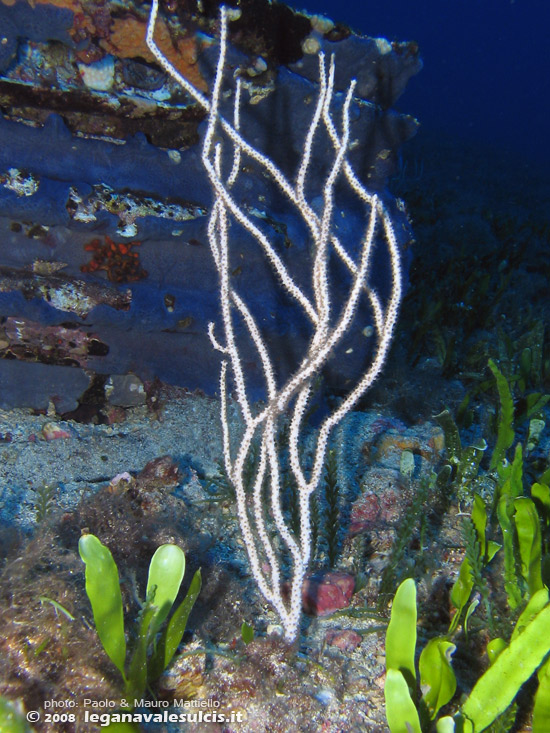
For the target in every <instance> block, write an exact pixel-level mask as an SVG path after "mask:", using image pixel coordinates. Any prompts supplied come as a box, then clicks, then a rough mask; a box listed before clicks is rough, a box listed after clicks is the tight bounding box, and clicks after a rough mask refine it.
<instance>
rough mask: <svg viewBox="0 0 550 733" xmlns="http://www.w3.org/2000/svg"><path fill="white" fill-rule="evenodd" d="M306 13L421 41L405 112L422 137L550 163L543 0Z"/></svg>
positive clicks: (314, 7) (434, 0) (319, 5)
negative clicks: (420, 63) (414, 120)
mask: <svg viewBox="0 0 550 733" xmlns="http://www.w3.org/2000/svg"><path fill="white" fill-rule="evenodd" d="M301 6H303V7H304V8H307V9H308V10H309V12H311V13H326V14H327V15H328V16H329V17H331V18H338V19H339V20H341V21H342V22H346V23H349V25H350V26H351V27H352V28H354V29H356V30H357V31H360V32H362V33H368V35H371V36H381V37H384V38H388V39H390V40H391V39H399V40H414V41H417V43H418V45H419V47H420V50H421V55H422V59H423V61H424V68H423V70H422V73H421V74H419V75H418V76H417V77H416V78H415V79H413V80H412V81H411V83H410V84H409V85H408V87H407V91H406V92H405V94H404V96H403V97H402V98H401V100H400V106H401V107H402V108H403V109H406V111H407V112H408V113H410V114H413V115H415V116H416V117H418V119H419V120H420V122H421V125H422V127H423V128H425V129H427V130H428V131H433V132H437V133H440V134H442V135H452V136H453V137H456V138H458V139H463V140H468V141H470V142H474V143H479V144H481V145H488V146H491V147H495V148H498V149H499V150H500V151H501V153H502V155H514V156H515V155H518V156H520V157H523V158H525V159H526V160H528V161H529V162H531V163H540V164H541V165H544V164H545V162H546V163H548V161H549V160H550V150H549V146H548V128H549V121H550V75H549V74H548V69H549V68H550V46H549V44H548V42H547V35H546V31H547V28H548V24H549V23H550V6H549V5H548V3H547V2H545V0H484V1H483V2H478V0H444V1H440V0H418V2H407V0H402V1H400V0H386V1H385V2H336V1H334V2H332V1H331V0H320V1H319V2H316V1H315V0H308V1H307V2H304V3H302V4H301V5H300V7H301ZM297 7H298V5H297Z"/></svg>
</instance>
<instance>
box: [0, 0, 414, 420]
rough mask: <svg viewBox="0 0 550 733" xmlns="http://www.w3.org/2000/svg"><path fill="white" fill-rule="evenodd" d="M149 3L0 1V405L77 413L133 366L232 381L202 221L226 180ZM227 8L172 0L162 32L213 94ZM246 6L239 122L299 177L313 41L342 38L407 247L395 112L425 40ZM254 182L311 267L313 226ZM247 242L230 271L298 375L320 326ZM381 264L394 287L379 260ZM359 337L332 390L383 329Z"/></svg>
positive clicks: (359, 122)
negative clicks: (213, 162) (205, 146)
mask: <svg viewBox="0 0 550 733" xmlns="http://www.w3.org/2000/svg"><path fill="white" fill-rule="evenodd" d="M148 12H149V7H148V6H142V5H141V3H137V2H136V3H132V2H113V3H108V4H107V3H104V2H102V1H101V0H55V2H51V3H47V2H33V3H30V2H26V0H17V1H16V2H8V0H4V1H3V2H1V3H0V24H1V27H2V33H3V43H2V46H1V51H0V107H1V111H2V114H0V406H3V407H12V406H23V405H25V406H32V407H37V408H40V409H43V408H44V407H45V406H47V405H48V404H49V405H50V406H51V405H52V404H53V405H54V407H55V408H56V411H57V412H58V414H64V413H68V412H70V411H72V410H75V409H76V408H77V407H78V405H79V403H82V402H83V401H85V398H84V397H83V395H84V394H85V392H86V390H89V389H92V388H94V385H95V387H97V385H98V384H100V385H101V384H103V382H104V381H105V379H106V378H107V376H108V375H123V374H127V373H128V372H132V373H133V374H135V375H137V376H138V377H139V378H140V379H141V380H143V381H144V382H145V381H147V380H149V381H150V380H153V379H154V378H159V379H161V380H162V381H164V382H168V383H172V384H177V385H180V386H184V387H187V388H189V389H200V390H203V391H205V392H206V393H208V394H213V393H214V392H215V391H216V389H217V380H218V370H219V364H218V358H217V357H216V356H215V354H214V352H213V351H212V348H211V345H210V342H209V339H208V336H207V324H208V322H209V321H211V320H215V318H216V315H217V312H218V303H217V280H216V273H215V268H214V265H213V263H212V261H211V253H210V250H209V247H208V240H207V233H206V227H207V221H208V213H209V208H210V206H211V193H210V189H209V186H208V183H207V180H206V176H205V175H204V173H203V170H202V166H201V162H200V140H201V135H202V130H203V128H202V127H201V121H202V120H203V117H204V113H203V111H202V110H201V109H200V108H199V107H198V105H197V104H196V103H195V102H193V100H191V99H190V98H189V97H187V95H185V94H184V93H183V92H182V91H181V90H180V89H179V88H177V86H176V85H175V84H174V83H173V82H172V81H171V80H170V79H168V78H167V76H166V75H165V74H164V72H163V71H162V70H160V69H159V68H158V66H157V65H156V64H155V63H154V61H153V58H152V56H151V54H150V52H149V50H148V48H147V46H146V44H145V28H146V22H147V17H148ZM217 17H218V3H217V2H202V3H194V2H193V3H184V2H178V1H177V0H175V1H172V0H170V1H169V2H167V3H166V4H165V5H164V7H163V9H162V19H161V20H160V21H159V24H158V28H157V36H156V38H157V42H158V44H159V47H160V48H161V50H162V51H163V53H165V54H166V56H167V57H168V58H169V59H170V61H171V62H172V63H173V64H174V65H175V66H176V67H177V68H178V70H179V71H180V72H181V73H183V74H184V75H185V76H186V77H187V78H189V79H190V80H192V81H193V83H194V84H195V86H197V87H198V88H199V89H201V90H203V91H204V92H205V93H207V92H208V89H209V86H210V84H211V82H212V78H213V66H214V64H215V61H216V58H217V40H216V39H217V35H216V34H217ZM232 18H233V19H232V22H231V24H230V43H231V47H230V53H229V66H230V67H231V68H230V69H229V70H228V72H229V73H228V74H227V79H226V84H227V94H226V97H227V98H228V100H229V101H228V109H229V108H230V107H231V102H230V97H231V96H232V92H233V87H234V77H235V75H236V74H239V75H240V76H241V78H242V80H243V82H244V83H243V86H244V90H245V91H244V94H243V97H244V98H243V104H242V111H241V115H242V123H241V124H242V129H243V130H245V131H246V137H247V139H248V140H249V141H250V142H251V144H253V145H254V146H255V147H256V148H257V149H260V150H263V151H264V152H266V153H267V154H269V155H270V157H272V159H273V160H274V161H275V162H276V163H277V165H279V166H280V167H281V168H282V169H283V170H284V171H285V172H286V173H292V172H293V171H294V170H295V168H296V165H297V162H298V160H299V156H300V154H301V150H302V147H303V141H304V137H305V134H306V131H307V128H308V125H309V120H310V117H311V113H312V107H313V106H314V105H313V104H312V103H313V101H314V100H315V98H316V94H317V86H318V84H317V82H318V63H317V54H318V52H319V51H323V52H324V53H325V54H327V56H328V55H330V54H334V56H335V64H336V79H335V86H336V89H337V91H338V92H341V91H344V90H345V88H346V86H347V84H348V82H349V74H350V69H352V70H353V74H354V76H355V77H356V78H357V87H356V90H355V98H354V101H353V104H352V112H351V115H352V141H353V142H352V151H351V153H350V159H351V161H352V163H353V165H354V166H355V169H356V171H357V172H358V174H359V176H360V177H361V180H362V181H364V182H367V183H368V185H369V187H370V188H372V190H375V191H377V192H379V193H380V195H381V196H383V197H384V200H385V203H386V205H387V206H388V207H389V209H390V210H391V212H392V215H393V218H394V220H395V222H396V228H397V232H398V236H399V239H400V243H401V245H402V246H403V248H404V249H405V248H406V245H407V243H408V242H409V240H410V232H409V225H408V221H407V219H406V216H405V214H404V213H403V211H402V210H401V208H400V207H398V206H397V203H396V201H395V200H393V199H392V198H391V197H390V196H389V195H388V194H386V193H384V192H385V186H386V183H387V180H388V177H389V176H390V175H391V174H392V173H393V172H394V170H395V163H396V159H397V154H398V150H399V147H400V146H401V144H402V143H404V142H405V141H406V140H407V139H409V138H410V137H411V136H412V135H413V134H414V133H415V131H416V127H417V123H416V121H415V120H414V119H413V118H411V117H409V116H406V115H403V114H398V113H396V112H395V111H393V110H392V107H393V105H394V103H395V101H396V100H397V98H398V97H399V96H400V94H401V93H402V91H403V90H404V88H405V86H406V84H407V82H408V80H409V79H410V77H411V76H412V75H414V74H416V73H417V72H418V71H419V69H420V68H421V62H420V59H419V55H418V49H417V47H416V45H415V44H414V43H389V42H388V41H385V40H383V39H372V38H363V37H359V36H356V35H354V34H353V33H352V32H351V31H350V30H349V29H348V28H346V27H343V26H339V25H336V24H334V23H333V22H332V21H329V20H328V19H326V18H321V17H318V16H307V15H304V14H300V13H297V12H295V11H294V10H292V9H290V8H288V7H287V6H285V5H279V4H277V3H273V4H272V3H269V2H267V1H266V0H248V1H247V2H245V3H240V4H239V7H238V9H234V10H233V11H232ZM337 96H338V97H340V96H343V95H340V94H339V95H337ZM341 101H342V100H339V101H338V100H337V104H341ZM222 111H223V110H222ZM313 156H314V157H313V161H312V166H311V168H312V173H311V182H310V184H309V185H310V191H309V194H310V198H311V199H313V200H314V199H315V196H320V195H321V183H320V182H321V181H322V179H323V176H324V175H325V174H326V170H327V166H328V164H329V162H328V161H327V156H326V149H325V146H323V144H322V142H319V144H317V146H316V147H315V148H314V151H313ZM241 180H242V181H243V183H241V184H239V186H238V189H237V191H236V195H238V196H239V198H240V200H242V201H244V202H245V206H246V209H247V211H248V212H250V213H251V214H253V215H254V216H255V217H256V218H257V221H258V226H260V227H261V228H262V230H263V231H264V232H265V233H266V234H267V235H268V236H269V237H270V239H271V241H273V242H274V243H275V245H276V247H277V248H278V249H279V251H280V252H281V255H282V256H284V257H285V258H286V260H287V261H288V262H290V263H291V264H290V265H289V267H290V270H291V272H292V274H293V276H294V275H296V277H297V278H299V273H300V272H301V269H303V266H304V262H305V261H307V260H308V258H309V257H310V252H309V248H308V245H309V243H308V236H307V234H308V233H307V231H306V230H305V227H304V224H303V222H300V221H298V220H297V218H296V216H295V215H293V214H292V213H291V212H290V213H289V212H287V211H285V209H284V207H282V205H281V203H282V202H281V201H280V195H279V194H278V193H277V191H276V190H274V187H273V185H270V184H269V183H268V182H266V181H265V180H264V179H263V176H262V175H261V174H260V172H259V171H257V170H254V168H253V167H251V168H250V170H247V171H246V175H243V176H241ZM337 206H338V209H339V214H338V216H339V217H340V220H339V224H338V226H339V227H340V230H341V231H342V234H343V236H345V237H346V240H348V239H349V240H350V241H353V240H354V239H359V238H360V237H361V236H362V229H361V227H362V224H361V212H358V211H357V210H356V207H354V205H353V204H352V203H351V202H349V201H347V200H346V196H345V194H342V196H341V197H340V200H338V201H337ZM235 250H236V251H235V255H234V257H235V261H234V263H233V262H232V268H233V269H232V271H233V277H234V278H239V279H240V280H241V283H242V285H241V287H243V286H244V287H245V288H247V290H248V292H249V293H250V298H251V303H252V304H253V307H254V308H255V312H256V314H257V316H258V319H259V322H260V323H261V324H262V327H263V328H264V329H265V338H266V340H267V341H268V342H270V343H271V344H273V345H274V347H275V350H276V351H277V352H278V354H279V355H280V356H279V357H278V358H279V363H278V368H279V370H280V373H281V375H282V376H284V375H285V374H286V373H288V370H289V369H290V368H291V366H292V363H293V361H294V360H295V359H296V358H297V357H296V354H299V353H300V347H301V345H302V343H303V339H304V338H305V336H304V333H305V329H306V327H307V324H305V323H304V322H303V321H302V320H301V319H300V317H299V316H297V315H296V314H295V313H294V311H293V309H292V305H291V304H290V303H289V302H287V299H285V297H284V296H281V295H277V293H276V292H275V289H274V288H271V286H270V283H271V281H272V278H273V275H272V274H271V273H270V272H269V271H268V268H267V265H266V264H265V263H263V262H262V260H261V257H260V256H259V255H258V253H257V252H256V247H255V243H254V241H253V240H252V239H251V238H250V239H246V238H244V239H243V240H242V242H239V247H237V248H235ZM375 277H376V281H377V282H376V284H377V286H378V288H379V289H380V291H381V292H382V293H383V292H384V281H385V279H387V278H388V273H387V271H386V268H385V267H384V266H383V265H382V264H381V265H380V268H379V271H376V273H375ZM303 287H304V288H307V287H310V286H309V285H308V284H307V283H304V284H303ZM340 287H341V288H343V289H345V288H346V287H347V281H346V278H345V277H343V278H342V279H341V284H340ZM335 297H338V293H337V292H336V293H335ZM365 325H368V324H365ZM347 347H348V354H347V357H346V359H345V360H343V361H341V362H340V363H339V364H338V369H334V368H332V370H331V368H329V369H328V371H327V374H326V375H325V376H326V378H327V380H328V382H329V383H331V384H332V385H333V386H336V387H338V386H339V385H340V384H344V383H345V380H346V378H348V377H349V376H351V375H353V374H354V373H355V372H357V370H358V369H360V368H361V366H362V364H363V361H364V358H365V353H366V351H367V350H368V348H369V347H368V339H367V338H365V335H363V334H362V333H359V334H357V337H356V338H355V341H354V343H351V344H348V345H347ZM254 359H255V357H254V358H251V359H250V363H249V364H248V368H249V371H250V374H251V375H252V378H253V375H254V373H255V371H258V369H259V367H258V364H256V363H255V360H254ZM68 372H70V373H71V376H70V378H68V376H67V374H68ZM97 375H100V376H99V377H97ZM96 377H97V379H99V382H98V381H97V380H96ZM94 380H96V381H94Z"/></svg>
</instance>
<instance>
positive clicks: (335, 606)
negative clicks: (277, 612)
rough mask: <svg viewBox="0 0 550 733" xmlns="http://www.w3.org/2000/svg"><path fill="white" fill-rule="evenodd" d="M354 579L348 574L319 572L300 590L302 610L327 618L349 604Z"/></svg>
mask: <svg viewBox="0 0 550 733" xmlns="http://www.w3.org/2000/svg"><path fill="white" fill-rule="evenodd" d="M354 589H355V578H354V577H353V575H349V574H348V573H338V572H327V571H319V572H316V573H312V574H311V575H309V576H308V577H307V578H306V580H305V582H304V586H303V588H302V608H303V609H304V611H305V613H309V614H311V615H312V616H328V615H329V614H331V613H334V612H335V611H338V610H340V609H341V608H347V607H348V606H349V604H350V601H351V597H352V595H353V591H354Z"/></svg>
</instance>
